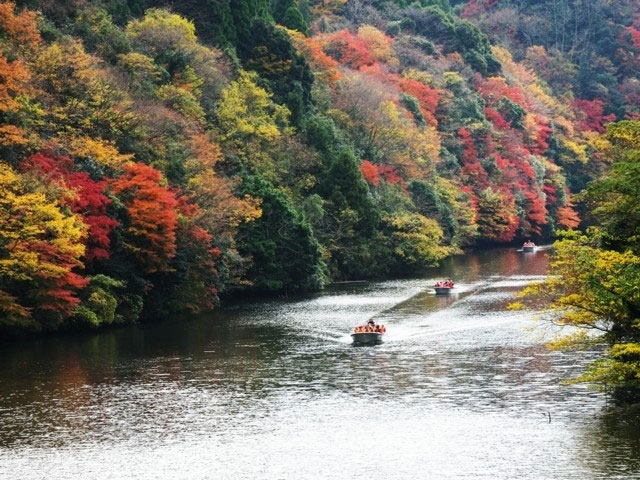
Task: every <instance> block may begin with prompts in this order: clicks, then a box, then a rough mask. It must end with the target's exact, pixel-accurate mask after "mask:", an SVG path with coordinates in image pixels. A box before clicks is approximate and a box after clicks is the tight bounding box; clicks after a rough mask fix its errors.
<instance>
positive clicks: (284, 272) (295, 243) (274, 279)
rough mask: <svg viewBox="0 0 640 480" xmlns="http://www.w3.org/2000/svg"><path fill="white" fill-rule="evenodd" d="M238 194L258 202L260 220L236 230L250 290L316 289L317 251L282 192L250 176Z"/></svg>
mask: <svg viewBox="0 0 640 480" xmlns="http://www.w3.org/2000/svg"><path fill="white" fill-rule="evenodd" d="M240 193H241V194H242V195H251V196H252V197H257V198H261V199H262V203H261V207H262V216H261V217H260V218H259V219H257V220H255V221H253V222H251V223H248V224H245V225H242V226H241V227H240V238H241V246H240V248H239V251H240V253H241V254H242V255H244V256H247V257H249V258H250V259H251V266H250V267H249V270H248V272H247V278H248V280H249V281H250V282H251V285H252V288H253V289H255V290H258V291H265V292H273V291H283V290H309V289H317V288H320V287H321V286H322V285H323V283H324V274H323V266H322V262H321V254H320V247H319V245H318V242H317V240H316V238H315V237H314V235H313V232H312V230H311V227H310V226H309V224H308V223H307V222H306V220H305V219H304V218H303V216H302V215H301V214H300V213H299V212H298V211H297V210H296V209H295V207H294V206H293V205H292V203H291V201H290V200H289V199H288V198H287V196H286V195H285V194H284V192H282V190H280V189H279V188H277V187H275V186H274V185H273V184H271V183H270V182H268V181H266V180H264V179H263V178H261V177H260V176H258V175H253V176H249V177H247V178H245V179H244V181H243V183H242V185H241V187H240Z"/></svg>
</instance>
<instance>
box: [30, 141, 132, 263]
mask: <svg viewBox="0 0 640 480" xmlns="http://www.w3.org/2000/svg"><path fill="white" fill-rule="evenodd" d="M20 168H21V169H22V170H23V171H26V170H32V171H36V172H38V173H39V174H41V175H44V176H46V177H48V178H50V179H51V180H53V181H56V182H58V183H61V184H64V186H66V187H67V188H69V189H71V190H73V191H74V193H75V195H74V196H73V197H71V198H67V199H66V200H65V203H66V205H67V206H68V207H69V208H70V209H71V211H72V212H73V213H77V214H79V215H81V216H82V220H83V222H84V223H85V225H87V227H88V235H87V241H86V247H87V248H86V253H85V259H86V260H87V261H91V260H106V259H108V258H109V247H110V245H111V241H110V240H109V235H110V234H111V231H112V230H113V229H114V228H115V227H117V226H118V225H119V224H118V222H117V221H116V220H114V219H113V218H110V217H109V216H107V208H108V207H109V205H110V203H111V200H110V199H109V197H107V196H106V195H105V194H104V190H105V188H106V182H105V181H100V182H96V181H94V180H92V179H91V177H90V176H89V174H88V173H85V172H74V171H72V169H73V160H71V158H69V157H67V156H64V155H55V154H53V153H51V152H44V153H37V154H35V155H32V156H31V157H29V158H28V159H27V160H26V161H23V162H22V163H21V165H20Z"/></svg>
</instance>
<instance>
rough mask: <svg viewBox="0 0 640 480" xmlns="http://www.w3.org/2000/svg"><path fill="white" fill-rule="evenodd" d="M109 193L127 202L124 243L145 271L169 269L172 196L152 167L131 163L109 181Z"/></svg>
mask: <svg viewBox="0 0 640 480" xmlns="http://www.w3.org/2000/svg"><path fill="white" fill-rule="evenodd" d="M112 189H113V193H115V194H116V195H119V196H120V197H121V198H122V200H123V202H124V203H125V205H126V206H127V213H128V216H129V221H128V225H127V233H128V239H127V242H126V243H125V247H126V248H128V249H129V250H130V251H131V252H133V254H134V255H135V256H136V257H138V259H140V260H141V261H142V263H143V264H144V265H145V268H146V271H147V273H153V272H156V271H167V270H169V260H171V259H172V258H173V257H174V256H175V254H176V223H177V215H176V212H175V208H176V205H177V201H176V197H175V195H174V194H173V192H171V191H170V190H169V189H168V188H166V187H165V186H163V185H162V174H161V173H160V172H159V171H158V170H156V169H155V168H153V167H150V166H147V165H144V164H142V163H132V164H129V165H126V166H125V167H124V173H123V174H122V176H121V177H120V178H118V179H116V180H115V181H114V182H113V186H112Z"/></svg>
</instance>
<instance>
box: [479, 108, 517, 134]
mask: <svg viewBox="0 0 640 480" xmlns="http://www.w3.org/2000/svg"><path fill="white" fill-rule="evenodd" d="M484 114H485V116H486V117H487V118H488V119H489V120H490V121H491V123H493V126H494V127H496V128H497V129H499V130H507V129H508V128H511V125H510V124H509V122H507V121H506V120H505V119H504V117H503V116H502V114H501V113H500V112H498V111H497V110H494V109H493V108H491V107H486V108H485V109H484Z"/></svg>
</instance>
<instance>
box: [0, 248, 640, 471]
mask: <svg viewBox="0 0 640 480" xmlns="http://www.w3.org/2000/svg"><path fill="white" fill-rule="evenodd" d="M545 265H546V254H544V253H543V252H538V253H536V254H534V255H531V256H524V255H522V254H518V253H516V252H514V251H511V250H502V251H493V252H488V253H484V254H482V255H476V256H473V255H470V256H467V257H464V258H455V259H451V260H450V261H449V262H448V263H446V264H445V265H444V266H443V268H442V270H441V271H440V272H439V273H438V275H441V276H443V277H444V276H446V277H452V278H454V279H455V280H456V283H457V286H458V288H457V289H456V290H457V294H456V295H452V296H450V297H436V296H435V295H433V291H432V290H431V288H430V287H431V286H432V285H433V283H434V281H435V279H436V278H435V277H434V278H427V279H417V280H403V281H392V282H379V283H364V284H347V285H341V286H336V287H333V288H332V289H330V290H328V291H327V292H324V293H322V294H320V295H319V296H317V297H315V298H309V299H280V300H271V301H251V302H247V303H244V304H242V305H237V306H235V307H233V308H230V309H226V310H225V311H222V312H220V313H218V314H217V316H216V318H217V320H216V321H209V320H208V319H206V318H203V319H201V320H195V321H193V322H190V323H188V324H180V323H175V324H166V325H161V326H154V327H152V328H132V329H123V330H119V331H113V332H105V333H102V334H99V335H94V336H88V337H82V338H72V339H51V340H47V341H43V342H39V343H36V344H34V345H32V346H29V345H25V346H22V347H20V348H15V349H12V350H10V351H8V352H0V477H1V478H5V477H6V478H11V479H16V480H19V479H22V478H24V479H27V478H28V479H30V480H32V479H38V478H42V479H45V478H46V479H47V480H51V479H56V478H60V479H94V478H95V479H98V478H100V479H101V478H130V479H146V478H150V477H153V478H161V479H172V480H173V479H183V478H184V479H195V478H197V479H200V478H202V479H205V478H216V479H218V478H225V479H245V478H269V479H271V478H273V479H280V478H297V479H307V478H309V479H311V478H313V479H316V478H327V479H344V478H350V479H358V478H363V479H364V478H367V479H391V478H397V479H401V478H402V479H404V478H491V479H511V478H531V479H544V478H568V479H569V478H575V479H583V478H615V476H616V475H619V476H620V477H619V478H633V476H632V475H633V473H634V471H635V472H637V471H638V467H639V464H638V463H639V462H638V460H636V459H637V458H640V455H639V453H640V440H639V439H638V429H637V428H631V427H629V426H628V423H624V422H615V421H610V420H608V419H607V418H608V417H601V416H599V413H600V412H601V408H602V406H603V404H604V398H603V397H602V396H601V395H600V394H597V393H594V392H592V391H590V390H588V389H587V388H586V387H584V386H563V385H561V383H560V382H561V380H562V379H563V378H566V377H570V376H572V375H576V374H577V373H579V372H580V371H581V369H582V368H583V367H584V365H585V364H586V363H587V362H589V361H590V360H592V359H594V358H597V356H598V352H597V351H596V350H593V351H584V352H564V353H562V352H550V351H548V350H547V349H546V348H545V347H544V346H543V342H544V341H546V340H548V339H550V338H552V337H553V335H555V334H556V331H555V329H554V328H550V327H548V325H547V324H544V323H540V322H539V321H538V320H536V312H509V311H506V310H505V308H504V307H505V306H506V305H507V304H508V303H509V301H511V299H512V298H513V295H514V292H515V291H517V289H518V288H520V287H521V286H523V285H525V284H526V283H527V282H530V281H536V280H540V279H541V278H542V277H541V275H542V274H543V273H544V268H545ZM368 318H376V320H377V321H379V322H384V323H386V324H387V326H388V334H387V335H386V341H385V343H384V344H382V345H379V346H376V347H373V348H354V347H352V346H351V344H350V337H349V332H350V329H351V328H352V327H353V326H354V325H355V324H358V323H361V322H364V321H365V320H367V319H368ZM549 415H551V423H549ZM634 418H635V417H634ZM635 419H636V420H637V418H635ZM627 421H628V419H627ZM635 425H636V426H637V422H636V423H635ZM634 469H635V470H634Z"/></svg>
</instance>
